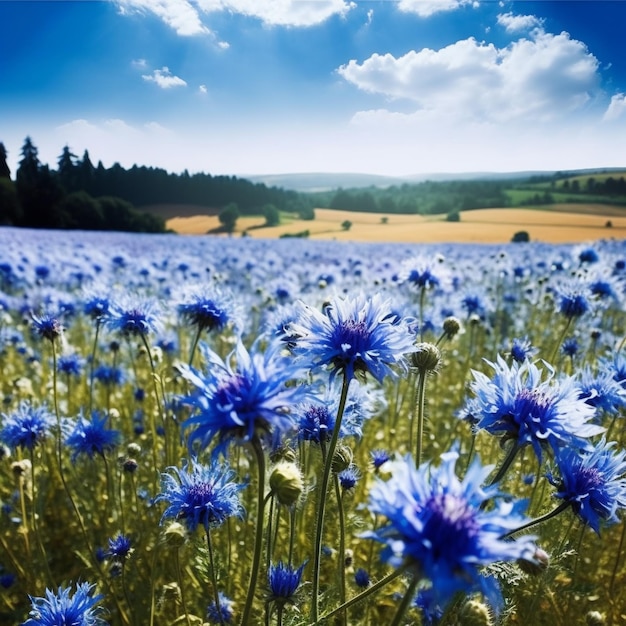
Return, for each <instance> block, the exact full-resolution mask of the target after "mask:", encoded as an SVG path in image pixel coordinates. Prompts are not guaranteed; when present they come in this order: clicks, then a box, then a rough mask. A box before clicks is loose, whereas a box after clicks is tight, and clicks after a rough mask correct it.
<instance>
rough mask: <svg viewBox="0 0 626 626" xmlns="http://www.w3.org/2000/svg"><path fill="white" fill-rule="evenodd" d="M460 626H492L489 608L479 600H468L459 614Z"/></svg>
mask: <svg viewBox="0 0 626 626" xmlns="http://www.w3.org/2000/svg"><path fill="white" fill-rule="evenodd" d="M458 623H459V626H491V625H492V624H493V620H492V618H491V612H490V611H489V607H488V606H487V605H486V604H484V603H483V602H479V601H478V600H468V601H467V602H466V603H465V604H464V605H463V606H462V607H461V611H460V613H459V622H458Z"/></svg>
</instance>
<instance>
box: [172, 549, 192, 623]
mask: <svg viewBox="0 0 626 626" xmlns="http://www.w3.org/2000/svg"><path fill="white" fill-rule="evenodd" d="M179 552H180V548H177V549H176V550H175V551H174V560H175V562H176V563H175V565H176V577H177V578H178V588H179V589H180V602H181V604H182V605H183V611H184V613H185V620H186V621H187V626H191V620H190V619H189V612H188V611H187V602H186V601H185V589H184V587H183V576H182V573H181V570H180V554H179Z"/></svg>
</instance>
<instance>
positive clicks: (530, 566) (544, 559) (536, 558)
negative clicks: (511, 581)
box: [517, 548, 550, 576]
mask: <svg viewBox="0 0 626 626" xmlns="http://www.w3.org/2000/svg"><path fill="white" fill-rule="evenodd" d="M517 564H518V565H519V567H520V569H521V570H522V572H524V573H526V574H530V575H531V576H540V575H541V574H543V573H544V572H545V571H546V570H547V569H548V565H550V556H549V555H548V553H547V552H546V551H545V550H542V549H541V548H536V549H535V553H534V554H533V560H532V561H526V560H524V559H519V560H518V561H517Z"/></svg>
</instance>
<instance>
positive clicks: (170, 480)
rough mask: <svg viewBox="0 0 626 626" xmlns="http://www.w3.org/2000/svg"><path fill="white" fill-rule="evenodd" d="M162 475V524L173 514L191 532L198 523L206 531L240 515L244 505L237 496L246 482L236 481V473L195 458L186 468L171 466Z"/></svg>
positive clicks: (160, 499) (184, 465)
mask: <svg viewBox="0 0 626 626" xmlns="http://www.w3.org/2000/svg"><path fill="white" fill-rule="evenodd" d="M168 470H169V471H170V473H169V474H168V473H164V474H162V489H163V491H162V492H161V493H160V494H158V495H157V497H156V498H155V502H161V501H166V502H168V503H169V506H168V507H167V508H166V509H165V511H164V513H163V517H162V518H161V523H163V520H164V519H166V518H168V517H170V518H174V519H177V520H179V521H180V522H181V523H183V524H185V526H186V527H187V529H188V530H189V531H191V532H193V531H194V530H196V528H198V526H202V527H203V528H204V529H205V530H206V531H208V530H209V528H214V527H217V526H221V525H222V524H223V523H224V522H225V521H226V520H227V519H228V518H229V517H232V516H234V515H236V516H238V517H241V516H242V514H243V507H242V506H241V503H240V502H239V496H238V495H237V494H238V492H239V491H241V489H243V488H244V486H245V485H241V484H237V483H235V482H233V479H234V477H235V473H234V472H233V471H232V470H230V469H228V468H227V467H225V466H223V465H219V464H217V463H211V464H210V465H201V464H200V463H198V462H197V461H196V460H195V459H192V460H191V462H189V463H187V462H185V463H184V464H183V469H182V470H180V469H178V468H177V467H170V468H168Z"/></svg>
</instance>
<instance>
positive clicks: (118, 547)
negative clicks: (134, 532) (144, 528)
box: [105, 533, 133, 563]
mask: <svg viewBox="0 0 626 626" xmlns="http://www.w3.org/2000/svg"><path fill="white" fill-rule="evenodd" d="M132 552H133V544H132V541H131V540H130V537H127V536H126V535H123V534H122V533H118V534H117V535H116V536H115V537H113V538H111V539H109V549H108V550H107V551H106V553H105V554H106V557H107V558H109V559H113V560H115V561H118V562H120V563H124V562H125V561H126V559H127V558H128V557H129V556H130V555H131V554H132Z"/></svg>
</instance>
